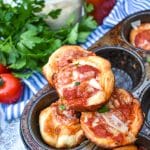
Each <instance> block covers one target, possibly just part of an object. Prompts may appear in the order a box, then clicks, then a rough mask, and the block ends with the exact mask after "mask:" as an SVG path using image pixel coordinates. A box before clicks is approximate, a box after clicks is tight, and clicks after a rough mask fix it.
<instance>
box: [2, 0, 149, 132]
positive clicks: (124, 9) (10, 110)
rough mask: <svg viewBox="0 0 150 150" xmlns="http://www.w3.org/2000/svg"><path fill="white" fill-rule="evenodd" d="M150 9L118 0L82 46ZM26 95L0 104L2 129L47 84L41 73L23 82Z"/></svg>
mask: <svg viewBox="0 0 150 150" xmlns="http://www.w3.org/2000/svg"><path fill="white" fill-rule="evenodd" d="M148 9H150V0H117V3H116V5H115V6H114V8H113V10H112V11H111V13H110V14H109V15H108V16H107V17H106V18H105V19H104V21H103V24H102V25H101V26H98V27H97V28H96V29H95V30H94V31H93V32H92V33H91V34H90V35H89V37H88V38H87V41H86V42H85V43H84V44H82V45H81V46H82V47H83V48H85V49H87V48H88V47H90V46H91V45H92V44H93V43H95V42H96V41H97V40H98V39H99V38H100V37H102V36H103V35H104V34H105V33H106V32H108V31H109V30H110V29H111V28H112V27H114V26H115V25H116V24H118V23H119V22H120V21H121V20H122V19H124V18H125V17H126V16H128V15H130V14H133V13H135V12H138V11H142V10H148ZM22 83H23V87H24V93H23V95H22V96H21V98H20V99H19V101H18V102H17V103H15V104H11V105H6V104H0V128H1V129H2V128H3V127H4V124H5V122H10V121H12V120H14V119H17V118H19V117H20V116H21V114H22V112H23V109H24V107H25V105H26V104H27V103H28V101H29V100H30V98H31V97H32V96H33V95H35V94H36V93H37V92H38V91H39V90H40V89H42V88H43V87H44V85H46V84H47V81H46V79H45V78H44V76H43V75H42V74H41V73H39V72H34V73H33V75H32V76H31V77H30V78H28V79H23V80H22Z"/></svg>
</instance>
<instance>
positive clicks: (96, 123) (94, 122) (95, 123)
mask: <svg viewBox="0 0 150 150" xmlns="http://www.w3.org/2000/svg"><path fill="white" fill-rule="evenodd" d="M98 124H99V119H98V118H96V119H95V120H94V121H93V122H92V127H93V128H94V127H96V126H97V125H98Z"/></svg>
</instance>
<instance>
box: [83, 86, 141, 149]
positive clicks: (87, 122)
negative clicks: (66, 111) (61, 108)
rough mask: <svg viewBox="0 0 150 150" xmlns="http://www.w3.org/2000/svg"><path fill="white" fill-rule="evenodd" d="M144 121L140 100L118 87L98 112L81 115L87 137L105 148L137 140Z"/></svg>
mask: <svg viewBox="0 0 150 150" xmlns="http://www.w3.org/2000/svg"><path fill="white" fill-rule="evenodd" d="M142 123H143V114H142V111H141V107H140V103H139V101H138V100H137V99H135V98H134V97H133V96H132V95H130V94H129V93H128V92H127V91H125V90H123V89H116V90H115V91H114V92H113V94H112V96H111V98H110V101H109V102H108V103H107V104H106V105H105V106H103V107H102V108H101V109H99V110H98V111H97V112H82V115H81V127H82V129H83V130H84V132H85V135H86V137H88V138H89V139H90V140H91V141H92V142H94V143H95V144H97V145H99V146H100V147H103V148H115V147H119V146H123V145H127V144H131V143H133V142H135V140H136V136H137V134H138V132H139V130H140V128H141V126H142Z"/></svg>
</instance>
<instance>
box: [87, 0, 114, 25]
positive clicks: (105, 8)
mask: <svg viewBox="0 0 150 150" xmlns="http://www.w3.org/2000/svg"><path fill="white" fill-rule="evenodd" d="M115 2H116V0H87V3H91V4H93V6H94V11H93V12H92V15H93V16H94V18H95V20H96V21H97V23H98V24H102V22H103V19H104V17H106V16H107V15H108V14H109V13H110V11H111V10H112V8H113V6H114V5H115Z"/></svg>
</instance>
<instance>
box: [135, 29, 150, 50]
mask: <svg viewBox="0 0 150 150" xmlns="http://www.w3.org/2000/svg"><path fill="white" fill-rule="evenodd" d="M135 46H136V47H138V48H142V49H144V50H150V29H149V30H144V31H141V32H139V33H138V34H137V35H136V36H135Z"/></svg>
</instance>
